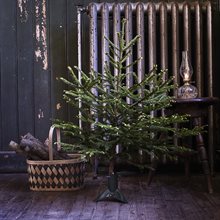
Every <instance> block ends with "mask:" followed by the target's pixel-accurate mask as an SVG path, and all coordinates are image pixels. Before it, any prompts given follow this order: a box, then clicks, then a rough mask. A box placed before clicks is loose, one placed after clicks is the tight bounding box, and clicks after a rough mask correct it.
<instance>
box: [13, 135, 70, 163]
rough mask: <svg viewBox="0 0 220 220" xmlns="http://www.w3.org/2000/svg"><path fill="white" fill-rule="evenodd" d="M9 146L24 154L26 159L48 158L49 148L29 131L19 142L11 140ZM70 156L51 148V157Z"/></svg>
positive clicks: (64, 157)
mask: <svg viewBox="0 0 220 220" xmlns="http://www.w3.org/2000/svg"><path fill="white" fill-rule="evenodd" d="M9 147H10V148H11V149H13V150H14V151H15V152H16V153H18V154H22V155H24V156H26V157H27V158H28V159H33V160H49V150H48V146H47V145H46V144H43V143H42V142H41V141H39V140H38V139H37V138H35V137H34V136H32V135H31V134H30V133H27V134H26V135H24V136H22V137H21V141H20V144H17V143H15V142H14V141H11V142H10V143H9ZM69 158H71V157H70V156H68V155H67V154H66V153H64V152H63V151H61V152H59V151H57V150H56V149H54V148H53V159H54V160H61V159H69Z"/></svg>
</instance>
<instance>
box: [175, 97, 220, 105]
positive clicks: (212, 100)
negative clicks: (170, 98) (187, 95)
mask: <svg viewBox="0 0 220 220" xmlns="http://www.w3.org/2000/svg"><path fill="white" fill-rule="evenodd" d="M219 101H220V99H219V98H217V97H199V98H193V99H178V98H177V99H174V105H175V104H199V105H200V104H201V105H214V104H217V103H218V102H219Z"/></svg>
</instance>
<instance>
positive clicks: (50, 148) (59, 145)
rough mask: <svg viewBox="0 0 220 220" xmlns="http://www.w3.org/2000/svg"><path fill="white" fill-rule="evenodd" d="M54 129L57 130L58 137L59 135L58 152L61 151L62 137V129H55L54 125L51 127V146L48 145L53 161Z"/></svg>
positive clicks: (50, 157) (50, 158)
mask: <svg viewBox="0 0 220 220" xmlns="http://www.w3.org/2000/svg"><path fill="white" fill-rule="evenodd" d="M54 129H55V130H56V135H57V150H58V151H59V150H60V149H61V144H60V142H61V135H60V129H59V128H56V127H54V126H53V125H52V126H51V127H50V131H49V144H48V148H49V160H53V132H54Z"/></svg>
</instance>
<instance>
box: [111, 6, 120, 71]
mask: <svg viewBox="0 0 220 220" xmlns="http://www.w3.org/2000/svg"><path fill="white" fill-rule="evenodd" d="M120 31H121V14H120V4H115V5H114V6H113V42H114V44H115V45H116V46H117V47H119V40H118V34H117V33H119V32H120ZM114 52H115V53H116V54H114V59H115V61H118V60H119V59H118V56H117V55H118V54H119V51H118V50H117V49H114ZM114 75H118V70H117V69H116V68H114Z"/></svg>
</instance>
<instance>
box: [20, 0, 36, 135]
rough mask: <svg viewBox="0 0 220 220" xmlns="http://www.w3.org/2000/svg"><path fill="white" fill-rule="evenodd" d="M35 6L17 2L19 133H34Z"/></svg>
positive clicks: (21, 1)
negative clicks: (33, 11) (33, 21)
mask: <svg viewBox="0 0 220 220" xmlns="http://www.w3.org/2000/svg"><path fill="white" fill-rule="evenodd" d="M32 9H33V4H32V1H24V0H18V1H17V54H18V70H17V74H18V131H19V135H24V134H26V133H27V132H30V133H32V134H33V133H34V91H33V58H34V57H33V49H34V42H33V26H32V25H33V24H32V20H33V13H32Z"/></svg>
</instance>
